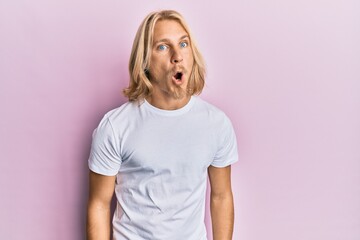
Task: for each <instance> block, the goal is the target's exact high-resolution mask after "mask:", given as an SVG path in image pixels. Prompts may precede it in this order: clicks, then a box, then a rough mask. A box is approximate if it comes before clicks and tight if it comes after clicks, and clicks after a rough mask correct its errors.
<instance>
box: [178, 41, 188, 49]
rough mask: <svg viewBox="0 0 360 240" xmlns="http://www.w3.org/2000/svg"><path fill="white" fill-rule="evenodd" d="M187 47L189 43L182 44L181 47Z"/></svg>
mask: <svg viewBox="0 0 360 240" xmlns="http://www.w3.org/2000/svg"><path fill="white" fill-rule="evenodd" d="M187 46H188V43H187V42H181V43H180V47H182V48H186V47H187Z"/></svg>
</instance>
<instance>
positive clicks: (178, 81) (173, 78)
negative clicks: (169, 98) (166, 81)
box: [172, 71, 184, 85]
mask: <svg viewBox="0 0 360 240" xmlns="http://www.w3.org/2000/svg"><path fill="white" fill-rule="evenodd" d="M178 73H181V77H180V78H176V75H177V74H178ZM183 80H184V73H183V71H176V72H175V73H174V74H173V76H172V81H173V82H174V83H175V85H181V84H182V83H183Z"/></svg>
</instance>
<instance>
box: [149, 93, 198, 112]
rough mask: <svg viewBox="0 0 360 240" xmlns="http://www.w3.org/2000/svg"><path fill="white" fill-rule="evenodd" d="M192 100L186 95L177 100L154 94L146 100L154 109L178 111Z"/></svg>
mask: <svg viewBox="0 0 360 240" xmlns="http://www.w3.org/2000/svg"><path fill="white" fill-rule="evenodd" d="M190 98H191V96H190V95H186V96H184V97H182V98H179V99H177V98H173V97H170V96H164V95H162V94H156V93H155V92H154V93H153V94H152V95H151V96H149V97H147V98H146V101H148V103H150V104H151V105H153V106H154V107H157V108H160V109H163V110H176V109H180V108H182V107H184V106H185V105H186V104H187V103H188V102H189V101H190Z"/></svg>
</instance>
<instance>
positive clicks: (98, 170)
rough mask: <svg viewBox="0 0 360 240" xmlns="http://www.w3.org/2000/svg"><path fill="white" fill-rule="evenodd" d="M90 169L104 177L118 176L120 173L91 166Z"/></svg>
mask: <svg viewBox="0 0 360 240" xmlns="http://www.w3.org/2000/svg"><path fill="white" fill-rule="evenodd" d="M89 169H90V170H91V171H93V172H94V173H97V174H100V175H104V176H116V175H117V174H118V171H104V170H103V169H100V168H98V167H97V166H94V165H89Z"/></svg>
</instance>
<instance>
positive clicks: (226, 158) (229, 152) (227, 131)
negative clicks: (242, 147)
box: [211, 115, 238, 167]
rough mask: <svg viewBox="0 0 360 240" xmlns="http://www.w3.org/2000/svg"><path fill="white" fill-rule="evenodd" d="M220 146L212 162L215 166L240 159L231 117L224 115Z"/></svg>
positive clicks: (229, 163)
mask: <svg viewBox="0 0 360 240" xmlns="http://www.w3.org/2000/svg"><path fill="white" fill-rule="evenodd" d="M217 142H218V147H217V152H216V154H215V156H214V159H213V162H212V163H211V165H212V166H214V167H226V166H229V165H231V164H233V163H235V162H237V161H238V151H237V141H236V136H235V131H234V128H233V126H232V124H231V122H230V119H229V118H228V117H227V116H225V115H224V119H223V121H222V123H221V125H220V128H219V132H218V141H217Z"/></svg>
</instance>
